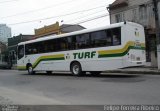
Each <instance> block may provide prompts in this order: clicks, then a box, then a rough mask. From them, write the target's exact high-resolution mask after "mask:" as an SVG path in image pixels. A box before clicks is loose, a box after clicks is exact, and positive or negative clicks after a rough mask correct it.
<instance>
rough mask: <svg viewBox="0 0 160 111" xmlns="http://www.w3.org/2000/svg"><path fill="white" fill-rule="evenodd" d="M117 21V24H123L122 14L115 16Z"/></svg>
mask: <svg viewBox="0 0 160 111" xmlns="http://www.w3.org/2000/svg"><path fill="white" fill-rule="evenodd" d="M115 20H116V23H118V22H122V21H123V16H122V14H116V15H115Z"/></svg>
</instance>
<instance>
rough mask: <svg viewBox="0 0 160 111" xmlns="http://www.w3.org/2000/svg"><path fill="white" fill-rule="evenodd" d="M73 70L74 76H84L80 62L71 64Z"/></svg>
mask: <svg viewBox="0 0 160 111" xmlns="http://www.w3.org/2000/svg"><path fill="white" fill-rule="evenodd" d="M71 72H72V74H73V75H74V76H82V75H83V74H84V73H83V72H82V67H81V65H80V63H78V62H74V63H72V65H71Z"/></svg>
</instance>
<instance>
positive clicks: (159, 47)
mask: <svg viewBox="0 0 160 111" xmlns="http://www.w3.org/2000/svg"><path fill="white" fill-rule="evenodd" d="M158 2H159V0H153V5H154V13H155V23H156V39H157V61H158V70H160V26H159V24H160V23H159V15H158V11H159V10H158Z"/></svg>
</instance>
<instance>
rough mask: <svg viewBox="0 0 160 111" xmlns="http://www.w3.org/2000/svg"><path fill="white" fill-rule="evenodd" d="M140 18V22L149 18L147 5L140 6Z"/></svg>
mask: <svg viewBox="0 0 160 111" xmlns="http://www.w3.org/2000/svg"><path fill="white" fill-rule="evenodd" d="M139 18H140V20H146V18H147V7H146V6H145V5H140V6H139Z"/></svg>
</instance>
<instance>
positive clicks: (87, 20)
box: [76, 14, 109, 25]
mask: <svg viewBox="0 0 160 111" xmlns="http://www.w3.org/2000/svg"><path fill="white" fill-rule="evenodd" d="M106 16H109V14H103V15H99V16H96V17H92V18H89V19H86V20H83V21H79V22H77V23H76V24H78V25H79V24H82V23H85V22H89V21H93V20H95V19H99V18H103V17H106Z"/></svg>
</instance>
